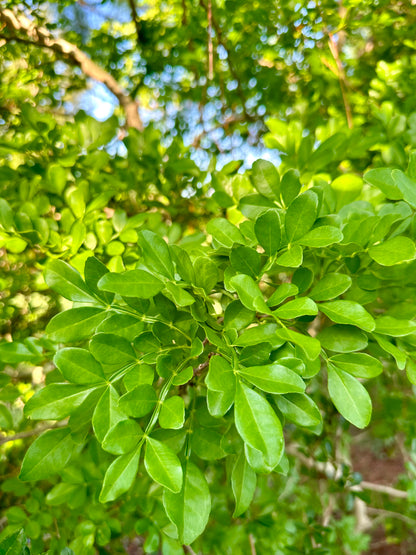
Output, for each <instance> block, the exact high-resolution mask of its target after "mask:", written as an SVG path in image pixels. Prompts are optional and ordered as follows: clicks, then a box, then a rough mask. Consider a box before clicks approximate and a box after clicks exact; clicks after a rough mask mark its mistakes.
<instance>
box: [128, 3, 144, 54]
mask: <svg viewBox="0 0 416 555" xmlns="http://www.w3.org/2000/svg"><path fill="white" fill-rule="evenodd" d="M129 5H130V12H131V18H132V20H133V22H134V25H135V27H136V41H137V46H139V44H140V42H141V40H140V19H139V15H138V13H137V10H136V4H135V0H129Z"/></svg>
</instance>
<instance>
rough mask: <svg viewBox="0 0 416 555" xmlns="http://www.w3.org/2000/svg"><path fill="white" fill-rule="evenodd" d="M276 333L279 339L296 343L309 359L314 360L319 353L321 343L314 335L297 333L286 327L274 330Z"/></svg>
mask: <svg viewBox="0 0 416 555" xmlns="http://www.w3.org/2000/svg"><path fill="white" fill-rule="evenodd" d="M276 335H277V336H278V337H279V338H280V339H284V340H285V341H290V343H293V344H294V345H298V346H299V347H300V348H301V349H302V351H303V352H304V353H305V355H306V356H307V358H308V359H309V360H315V359H316V358H318V357H319V355H320V353H321V344H320V343H319V341H318V339H316V338H315V337H311V336H310V335H305V334H303V333H298V332H296V331H294V330H290V329H287V328H281V329H278V330H276Z"/></svg>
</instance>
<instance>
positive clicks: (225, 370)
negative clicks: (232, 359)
mask: <svg viewBox="0 0 416 555" xmlns="http://www.w3.org/2000/svg"><path fill="white" fill-rule="evenodd" d="M205 383H206V385H207V387H208V388H209V389H212V390H213V391H231V392H233V393H234V391H235V385H236V378H235V375H234V369H233V368H232V366H231V364H230V363H229V362H228V361H227V360H225V358H223V357H221V356H218V355H216V356H212V357H211V358H210V360H209V370H208V374H207V375H206V377H205Z"/></svg>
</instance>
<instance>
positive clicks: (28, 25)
mask: <svg viewBox="0 0 416 555" xmlns="http://www.w3.org/2000/svg"><path fill="white" fill-rule="evenodd" d="M0 21H1V22H2V23H4V24H5V26H6V28H7V30H8V31H9V33H10V35H4V34H2V35H1V37H0V38H2V39H4V40H6V41H7V42H9V41H12V40H14V41H17V42H22V43H25V44H30V45H32V46H36V47H40V48H47V49H49V50H52V51H53V52H55V53H56V54H58V55H59V56H61V57H62V58H63V59H64V60H65V61H67V62H68V63H70V64H72V65H75V66H78V67H80V68H81V70H82V72H83V73H84V74H85V75H86V76H87V77H90V78H91V79H94V80H96V81H99V82H100V83H103V85H105V86H106V87H107V89H108V90H109V91H111V92H112V93H113V94H114V96H116V98H117V99H118V101H119V103H120V106H121V107H122V108H123V110H124V113H125V116H126V124H127V127H134V128H135V129H139V130H142V129H143V124H142V121H141V119H140V116H139V112H138V103H137V102H136V101H135V100H133V98H131V97H130V96H129V94H128V93H127V92H126V91H125V90H124V89H123V88H122V87H121V85H120V84H119V83H118V81H116V79H115V78H114V77H113V76H112V75H111V74H110V73H108V72H107V71H105V70H104V69H102V68H101V67H100V66H98V65H97V64H96V63H95V62H93V61H92V60H91V58H89V57H88V56H87V55H86V54H85V53H84V52H82V50H80V49H79V48H78V47H77V46H76V45H75V44H72V43H70V42H68V41H67V40H65V39H61V38H55V37H54V36H53V35H52V34H51V33H50V32H49V31H48V30H47V29H46V28H44V27H37V26H36V25H35V24H34V23H33V21H31V20H30V19H28V18H27V17H26V16H25V15H23V14H15V13H14V12H13V11H12V10H9V9H5V10H0ZM15 33H24V34H25V36H24V37H22V36H20V35H19V34H15Z"/></svg>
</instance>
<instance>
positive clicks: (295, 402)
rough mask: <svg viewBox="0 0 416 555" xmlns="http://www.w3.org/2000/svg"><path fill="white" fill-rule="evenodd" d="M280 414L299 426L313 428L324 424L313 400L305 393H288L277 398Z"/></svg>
mask: <svg viewBox="0 0 416 555" xmlns="http://www.w3.org/2000/svg"><path fill="white" fill-rule="evenodd" d="M275 403H276V405H277V407H278V408H279V410H280V412H281V413H282V414H283V415H284V416H285V417H286V418H288V419H289V420H291V421H292V422H294V423H295V424H296V425H297V426H302V427H304V428H313V427H315V426H319V424H320V423H321V422H322V416H321V413H320V412H319V409H318V407H317V406H316V404H315V403H314V402H313V401H312V399H311V398H310V397H309V396H308V395H305V394H303V393H288V394H287V395H278V396H276V397H275Z"/></svg>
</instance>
